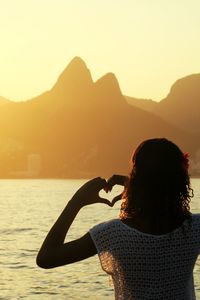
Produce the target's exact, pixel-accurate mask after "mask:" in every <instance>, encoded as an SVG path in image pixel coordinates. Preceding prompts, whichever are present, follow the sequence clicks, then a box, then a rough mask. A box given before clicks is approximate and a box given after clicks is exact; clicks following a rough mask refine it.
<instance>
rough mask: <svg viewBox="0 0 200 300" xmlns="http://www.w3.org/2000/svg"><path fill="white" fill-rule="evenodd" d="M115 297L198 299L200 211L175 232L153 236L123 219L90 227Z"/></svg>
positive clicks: (172, 299)
mask: <svg viewBox="0 0 200 300" xmlns="http://www.w3.org/2000/svg"><path fill="white" fill-rule="evenodd" d="M90 235H91V237H92V239H93V241H94V244H95V246H96V248H97V252H98V255H99V259H100V262H101V266H102V269H103V270H104V271H105V272H106V273H108V274H110V275H111V276H112V279H113V283H114V288H115V299H120V300H122V299H123V300H130V299H131V300H150V299H151V300H161V299H163V300H168V299H170V300H194V299H196V298H195V293H194V283H193V268H194V265H195V262H196V260H197V256H198V255H199V253H200V214H193V215H192V218H191V222H190V221H188V220H185V221H184V223H183V224H182V226H181V227H179V228H177V229H175V230H174V231H172V232H171V233H167V234H163V235H152V234H147V233H143V232H141V231H139V230H136V229H134V228H131V227H129V226H127V225H125V224H124V223H123V222H122V221H120V220H119V219H114V220H111V221H108V222H105V223H101V224H98V225H96V226H94V227H93V228H92V229H90Z"/></svg>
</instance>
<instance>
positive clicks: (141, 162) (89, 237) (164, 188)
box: [37, 138, 200, 300]
mask: <svg viewBox="0 0 200 300" xmlns="http://www.w3.org/2000/svg"><path fill="white" fill-rule="evenodd" d="M188 166H189V164H188V155H187V154H185V155H184V154H183V152H182V151H181V150H180V149H179V148H178V147H177V146H176V145H175V144H174V143H172V142H171V141H168V140H167V139H164V138H157V139H150V140H147V141H144V142H143V143H141V144H140V145H139V146H138V148H137V149H136V151H135V153H134V155H133V157H132V169H131V173H130V176H129V177H128V178H127V177H125V176H121V175H114V176H112V177H111V178H110V179H109V180H108V181H106V180H105V179H102V178H95V179H93V180H91V181H89V182H87V183H86V184H84V185H83V186H82V187H81V188H80V189H79V190H78V191H77V192H76V193H75V195H74V196H73V197H72V199H71V200H70V201H69V202H68V204H67V206H66V207H65V209H64V211H63V212H62V213H61V215H60V216H59V218H58V220H57V221H56V223H55V224H54V225H53V227H52V228H51V230H50V231H49V233H48V235H47V237H46V239H45V241H44V243H43V245H42V247H41V249H40V251H39V253H38V256H37V264H38V265H39V266H40V267H42V268H53V267H57V266H61V265H65V264H70V263H73V262H76V261H79V260H82V259H86V258H88V257H90V256H92V255H94V254H97V253H98V255H99V259H100V262H101V265H102V268H103V270H104V271H105V272H107V273H108V274H110V275H111V276H112V279H113V283H114V288H115V298H116V299H124V300H129V299H135V300H138V299H139V300H146V299H153V300H156V299H165V300H166V299H170V300H171V299H175V300H190V299H195V293H194V284H193V268H194V264H195V262H196V260H197V256H198V254H199V251H200V215H193V214H191V213H190V208H189V202H190V198H191V197H192V196H193V191H192V189H191V188H190V180H189V175H188ZM115 184H120V185H124V186H125V189H124V193H123V194H122V195H119V196H117V197H116V198H115V199H113V201H112V203H110V202H109V201H108V200H107V199H103V198H100V196H99V192H100V191H101V190H102V189H104V190H106V191H107V192H108V191H110V190H112V187H113V186H114V185H115ZM121 196H122V204H121V211H120V218H119V219H115V220H111V221H108V222H104V223H101V224H98V225H96V226H94V227H93V228H92V229H91V230H90V231H89V232H88V233H86V234H85V235H84V236H82V237H81V238H80V239H77V240H74V241H71V242H68V243H64V239H65V237H66V234H67V232H68V230H69V228H70V226H71V224H72V222H73V220H74V218H75V217H76V215H77V213H78V212H79V210H80V209H81V208H82V207H83V206H85V205H89V204H94V203H104V204H107V205H109V206H112V205H114V203H115V202H116V201H117V200H119V199H120V198H121Z"/></svg>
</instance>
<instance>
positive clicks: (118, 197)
mask: <svg viewBox="0 0 200 300" xmlns="http://www.w3.org/2000/svg"><path fill="white" fill-rule="evenodd" d="M122 195H123V193H121V194H119V195H117V196H116V197H114V198H113V199H112V202H111V204H112V206H113V205H114V204H115V203H116V202H117V201H119V200H121V199H122Z"/></svg>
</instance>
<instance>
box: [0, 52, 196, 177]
mask: <svg viewBox="0 0 200 300" xmlns="http://www.w3.org/2000/svg"><path fill="white" fill-rule="evenodd" d="M163 136H164V137H167V138H169V139H172V140H173V141H175V142H176V143H178V144H179V145H180V146H181V147H182V148H183V149H187V151H190V153H195V151H196V149H197V148H198V141H197V140H196V138H195V137H194V136H193V135H192V134H189V133H186V132H184V130H182V129H179V128H176V126H174V125H171V124H170V123H169V122H167V121H164V120H163V119H162V118H161V117H160V116H156V115H154V114H153V113H151V112H149V111H144V110H143V109H141V108H138V107H134V106H131V105H129V104H128V103H127V101H126V99H125V97H124V96H123V95H122V93H121V90H120V87H119V83H118V81H117V79H116V77H115V75H114V74H113V73H108V74H105V75H104V76H103V77H101V78H100V79H99V80H97V81H96V82H93V80H92V77H91V74H90V71H89V69H88V68H87V66H86V64H85V62H84V61H83V60H82V59H81V58H79V57H75V58H74V59H73V60H72V61H71V62H70V64H69V65H68V66H67V68H66V69H65V70H64V71H63V73H62V74H61V75H60V77H59V78H58V80H57V82H56V83H55V85H54V86H53V87H52V88H51V89H50V90H49V91H47V92H45V93H43V94H42V95H39V96H38V97H35V98H33V99H29V100H27V101H24V102H17V103H16V102H10V103H8V104H7V105H3V106H2V107H1V109H0V162H1V170H0V177H2V178H5V177H9V178H10V177H56V178H61V177H67V178H80V177H83V178H89V177H92V176H99V175H100V176H105V177H108V176H111V175H112V174H113V173H124V172H126V173H127V172H128V167H129V166H128V161H129V158H130V155H131V152H132V149H133V148H135V147H136V145H137V144H138V143H139V142H141V141H142V140H144V139H147V138H151V137H163Z"/></svg>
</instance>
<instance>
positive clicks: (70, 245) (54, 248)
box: [36, 177, 111, 269]
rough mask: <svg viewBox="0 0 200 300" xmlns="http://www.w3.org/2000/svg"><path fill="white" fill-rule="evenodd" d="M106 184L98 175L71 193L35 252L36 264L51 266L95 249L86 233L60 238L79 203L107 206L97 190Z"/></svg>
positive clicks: (77, 257)
mask: <svg viewBox="0 0 200 300" xmlns="http://www.w3.org/2000/svg"><path fill="white" fill-rule="evenodd" d="M106 186H107V182H106V180H105V179H102V178H100V177H98V178H95V179H92V180H90V181H88V182H87V183H86V184H84V185H83V186H82V187H81V188H80V189H79V190H78V191H77V192H76V193H75V195H74V196H73V197H72V199H71V200H70V201H69V202H68V204H67V206H66V207H65V209H64V210H63V212H62V213H61V215H60V216H59V218H58V219H57V221H56V222H55V224H54V225H53V227H52V228H51V230H50V231H49V233H48V234H47V237H46V239H45V240H44V242H43V244H42V246H41V249H40V251H39V253H38V255H37V259H36V262H37V265H38V266H40V267H41V268H45V269H46V268H47V269H48V268H54V267H58V266H62V265H66V264H70V263H73V262H76V261H79V260H82V259H85V258H88V257H90V256H92V255H94V254H96V253H97V251H96V248H95V245H94V243H93V241H92V239H91V237H90V234H89V233H86V234H85V235H84V236H82V237H81V238H79V239H77V240H74V241H71V242H67V243H64V240H65V237H66V235H67V232H68V230H69V228H70V226H71V224H72V223H73V221H74V219H75V217H76V215H77V214H78V212H79V210H80V209H81V208H82V207H84V206H86V205H89V204H93V203H104V204H107V205H109V206H111V203H110V202H109V200H107V199H104V198H101V197H100V196H99V192H100V190H102V189H105V187H106Z"/></svg>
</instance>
